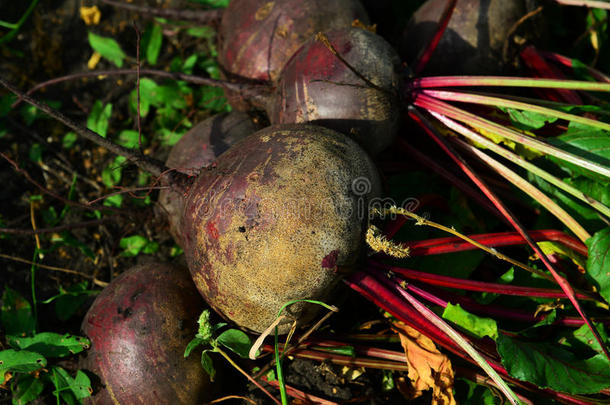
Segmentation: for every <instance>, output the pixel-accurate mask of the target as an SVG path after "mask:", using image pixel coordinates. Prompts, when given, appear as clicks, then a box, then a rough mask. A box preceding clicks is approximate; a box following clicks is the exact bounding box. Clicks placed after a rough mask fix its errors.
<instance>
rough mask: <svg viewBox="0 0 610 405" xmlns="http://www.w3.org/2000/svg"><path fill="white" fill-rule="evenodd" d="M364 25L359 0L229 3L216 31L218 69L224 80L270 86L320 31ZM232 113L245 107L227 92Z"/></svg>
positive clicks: (365, 19) (246, 0)
mask: <svg viewBox="0 0 610 405" xmlns="http://www.w3.org/2000/svg"><path fill="white" fill-rule="evenodd" d="M355 19H359V20H360V21H362V22H364V23H368V17H367V15H366V11H364V8H363V7H362V5H361V4H360V2H359V1H358V0H332V1H326V0H311V1H302V0H275V1H267V0H232V1H231V2H230V3H229V6H228V7H227V9H226V11H225V12H224V14H223V18H222V22H221V24H220V29H219V43H220V44H219V55H218V60H219V62H220V64H221V66H222V67H223V68H224V69H225V70H226V71H227V75H228V76H229V78H242V79H253V80H262V81H275V80H276V79H277V78H278V76H279V74H280V72H281V70H282V68H283V67H284V65H285V64H286V62H287V61H288V59H290V57H291V56H292V55H293V54H294V52H295V51H296V50H297V49H299V48H300V47H301V45H303V44H304V43H305V42H306V41H307V40H308V39H309V38H310V37H312V36H313V35H315V34H316V33H317V32H319V31H328V30H331V29H336V28H344V27H349V26H351V24H352V22H353V21H354V20H355ZM227 97H228V98H229V102H230V103H231V105H233V106H234V107H235V108H238V109H243V108H246V107H247V106H248V104H247V103H245V102H244V101H243V100H240V97H239V96H238V95H236V94H232V93H230V92H228V94H227Z"/></svg>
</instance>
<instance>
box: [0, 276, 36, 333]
mask: <svg viewBox="0 0 610 405" xmlns="http://www.w3.org/2000/svg"><path fill="white" fill-rule="evenodd" d="M0 320H1V321H2V327H3V328H4V333H6V334H7V335H19V336H25V335H30V334H32V333H34V329H35V327H36V320H35V319H34V316H33V315H32V306H31V305H30V303H29V302H28V300H26V299H25V298H23V297H22V296H21V295H20V294H19V293H18V292H17V291H15V290H13V289H12V288H9V287H6V289H5V290H4V294H3V295H2V312H1V313H0Z"/></svg>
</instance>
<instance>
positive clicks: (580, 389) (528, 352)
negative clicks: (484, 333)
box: [496, 335, 610, 394]
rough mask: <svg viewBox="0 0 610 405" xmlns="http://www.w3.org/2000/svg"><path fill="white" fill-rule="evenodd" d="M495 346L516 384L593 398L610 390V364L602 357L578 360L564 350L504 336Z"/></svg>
mask: <svg viewBox="0 0 610 405" xmlns="http://www.w3.org/2000/svg"><path fill="white" fill-rule="evenodd" d="M496 342H497V345H498V353H499V354H500V356H501V357H502V364H503V365H504V367H506V370H507V371H508V373H509V375H510V376H512V377H515V378H517V379H519V380H522V381H528V382H531V383H533V384H536V385H537V386H538V387H540V388H550V389H553V390H556V391H562V392H567V393H570V394H593V393H597V392H599V391H600V390H603V389H606V388H609V387H610V361H608V359H606V357H605V356H604V355H603V354H598V355H596V356H594V357H591V358H589V359H586V360H581V359H578V358H577V357H576V356H574V354H573V353H571V352H569V351H567V350H564V349H560V348H557V347H554V346H551V345H543V344H535V343H525V342H521V341H518V340H514V339H511V338H509V337H507V336H504V335H500V336H498V339H497V340H496Z"/></svg>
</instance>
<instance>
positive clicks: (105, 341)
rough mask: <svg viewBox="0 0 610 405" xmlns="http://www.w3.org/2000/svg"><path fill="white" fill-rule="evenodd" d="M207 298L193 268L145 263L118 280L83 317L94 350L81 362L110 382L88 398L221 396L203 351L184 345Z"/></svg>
mask: <svg viewBox="0 0 610 405" xmlns="http://www.w3.org/2000/svg"><path fill="white" fill-rule="evenodd" d="M204 306H205V303H204V302H203V300H202V299H201V296H200V295H199V293H198V292H197V289H196V288H195V286H194V284H193V281H192V279H191V277H190V275H189V272H188V271H187V270H186V269H185V268H183V267H178V266H173V265H169V264H162V263H150V264H143V265H138V266H135V267H133V268H131V269H130V270H128V271H126V272H124V273H123V274H121V275H120V276H119V277H117V278H116V279H114V280H113V281H112V283H110V285H109V286H107V287H106V288H105V289H104V290H103V291H102V292H101V293H100V295H99V296H98V297H97V298H96V299H95V301H94V303H93V305H92V306H91V308H90V309H89V311H88V312H87V315H86V316H85V319H84V320H83V323H82V329H83V331H84V333H85V334H86V335H87V336H88V337H89V339H90V340H91V349H90V350H89V351H88V353H87V357H86V358H84V359H83V360H82V361H81V367H82V368H84V369H86V370H90V371H92V372H93V373H95V374H96V375H97V376H99V378H100V379H101V382H102V384H103V388H102V389H101V390H100V391H99V392H98V393H96V394H95V395H94V396H93V397H91V398H90V399H89V400H88V401H90V403H93V404H96V405H106V404H129V405H136V404H145V405H150V404H201V403H202V402H203V401H205V400H209V399H212V398H213V396H214V395H215V394H216V393H215V390H214V388H213V385H212V383H211V382H210V380H209V377H208V375H207V374H206V373H205V371H204V370H203V369H202V367H201V364H200V363H199V359H198V358H197V356H190V357H189V358H187V359H185V358H184V349H185V348H186V345H187V344H188V343H189V341H190V340H191V339H192V338H193V337H194V336H195V333H197V319H198V316H199V314H200V313H201V311H202V310H203V308H204Z"/></svg>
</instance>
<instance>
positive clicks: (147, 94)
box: [129, 77, 157, 117]
mask: <svg viewBox="0 0 610 405" xmlns="http://www.w3.org/2000/svg"><path fill="white" fill-rule="evenodd" d="M156 89H157V83H155V82H154V81H153V80H151V79H148V78H146V77H144V78H142V79H140V116H142V117H146V116H147V115H148V111H149V110H150V105H151V103H152V100H153V93H154V91H155V90H156ZM129 107H130V108H131V110H132V111H133V112H136V111H138V93H137V91H136V90H133V91H132V92H131V93H130V94H129Z"/></svg>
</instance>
